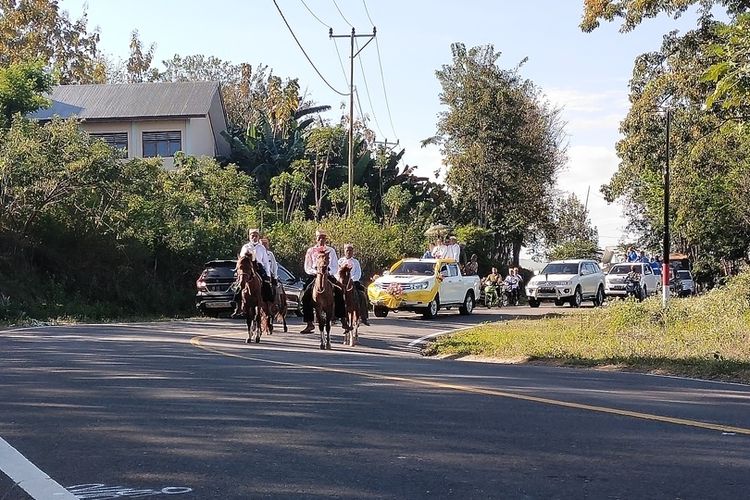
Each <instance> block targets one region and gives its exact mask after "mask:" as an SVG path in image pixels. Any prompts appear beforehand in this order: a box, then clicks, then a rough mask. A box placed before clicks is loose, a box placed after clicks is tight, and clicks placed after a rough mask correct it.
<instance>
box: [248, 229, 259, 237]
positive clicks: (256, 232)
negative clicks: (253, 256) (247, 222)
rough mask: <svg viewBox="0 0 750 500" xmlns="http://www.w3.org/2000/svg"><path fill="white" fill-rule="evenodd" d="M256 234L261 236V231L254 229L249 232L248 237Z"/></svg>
mask: <svg viewBox="0 0 750 500" xmlns="http://www.w3.org/2000/svg"><path fill="white" fill-rule="evenodd" d="M254 234H257V235H260V229H258V228H255V227H254V228H252V229H250V230H248V232H247V235H248V236H252V235H254Z"/></svg>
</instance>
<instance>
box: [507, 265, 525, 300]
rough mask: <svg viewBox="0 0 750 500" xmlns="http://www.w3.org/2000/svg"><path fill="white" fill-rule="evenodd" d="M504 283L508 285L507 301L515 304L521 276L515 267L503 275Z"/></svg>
mask: <svg viewBox="0 0 750 500" xmlns="http://www.w3.org/2000/svg"><path fill="white" fill-rule="evenodd" d="M505 284H506V285H507V286H508V291H507V294H508V301H509V302H510V303H511V304H513V305H516V306H517V305H518V297H519V293H520V288H521V277H520V276H519V275H518V272H517V271H516V269H515V268H512V269H511V270H510V273H509V274H508V276H506V277H505Z"/></svg>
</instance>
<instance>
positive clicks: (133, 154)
mask: <svg viewBox="0 0 750 500" xmlns="http://www.w3.org/2000/svg"><path fill="white" fill-rule="evenodd" d="M81 127H82V128H83V129H84V130H85V131H86V132H89V133H108V132H109V133H112V132H127V134H128V158H141V157H143V136H142V134H143V132H173V131H178V130H179V131H180V137H181V139H182V151H183V152H184V153H185V154H188V155H191V156H211V157H213V156H216V152H215V143H214V136H213V131H212V130H211V124H210V123H209V120H208V118H207V117H203V118H186V119H176V120H143V121H130V120H127V121H126V120H122V121H115V120H113V121H101V122H99V121H97V122H91V121H88V122H87V121H84V122H83V123H81ZM162 160H163V166H164V168H166V169H172V168H174V159H173V158H171V157H167V158H162Z"/></svg>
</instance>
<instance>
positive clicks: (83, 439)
mask: <svg viewBox="0 0 750 500" xmlns="http://www.w3.org/2000/svg"><path fill="white" fill-rule="evenodd" d="M550 310H551V309H546V308H541V309H540V310H530V309H528V308H508V309H506V310H504V311H503V312H502V313H499V312H496V311H492V312H491V313H486V312H484V311H478V314H475V315H472V316H470V317H463V316H458V315H456V314H451V312H450V311H449V312H448V313H441V315H440V316H438V318H437V319H436V320H434V321H423V320H421V319H419V317H418V316H416V315H411V314H399V315H391V316H389V317H388V318H386V319H379V318H378V319H374V318H373V320H372V324H373V326H372V327H363V328H362V330H361V332H360V334H361V337H360V341H361V345H360V346H358V347H355V348H348V347H344V346H342V345H341V344H340V340H341V335H340V328H335V329H334V331H335V332H336V333H335V335H334V337H333V338H334V349H333V350H332V351H327V352H323V351H320V350H319V349H318V342H317V338H316V337H315V336H314V335H300V334H298V333H296V332H297V331H299V329H300V328H301V326H300V324H299V322H298V321H297V320H291V321H290V326H292V328H291V330H294V331H293V332H292V331H290V332H289V333H287V334H283V333H281V332H279V331H277V332H276V333H274V335H273V336H270V337H263V339H262V341H261V343H260V344H258V345H255V344H253V345H246V344H244V342H243V341H244V337H245V332H244V330H245V328H244V323H243V322H240V321H236V320H235V321H232V320H228V319H220V320H195V321H179V322H168V323H149V324H130V325H76V326H59V327H38V328H31V329H22V330H15V331H7V332H0V348H1V349H2V352H3V353H4V354H3V356H2V358H0V438H2V439H3V440H5V441H6V442H7V443H8V444H9V445H10V446H12V447H13V448H15V450H17V451H18V452H19V453H21V454H22V455H23V456H24V457H26V459H28V460H29V461H30V462H32V463H33V464H34V465H35V466H36V467H37V468H38V469H40V470H41V471H43V472H44V473H45V474H48V475H49V476H50V477H51V478H52V479H53V480H54V481H56V482H57V483H59V484H60V485H62V486H64V487H65V488H67V489H68V491H71V492H73V493H76V496H75V497H74V498H76V497H77V498H87V499H105V498H128V497H131V498H132V497H137V498H144V497H153V498H166V497H175V498H179V499H182V498H184V499H186V500H187V499H248V498H365V499H366V498H408V499H412V498H462V499H463V498H681V499H687V498H696V499H698V498H699V499H705V498H722V499H724V498H748V496H750V493H748V492H750V411H749V410H750V387H747V386H742V385H736V384H724V383H714V382H704V381H695V380H684V379H677V378H669V377H657V376H648V375H639V374H633V373H619V372H606V371H594V370H578V369H568V368H554V367H545V366H529V365H501V364H492V363H473V362H472V363H470V362H460V361H448V360H434V359H426V358H422V357H421V356H420V355H419V351H418V347H417V346H415V345H413V342H414V341H415V340H417V339H419V338H421V337H423V336H425V335H429V334H431V333H435V332H439V331H444V330H448V329H451V328H456V327H458V328H460V327H462V326H466V325H468V324H472V323H478V322H482V321H487V320H497V319H509V318H510V317H509V316H501V315H500V314H508V313H512V314H530V315H540V314H543V313H545V312H549V311H550ZM410 344H412V345H410ZM7 462H8V459H7V456H4V455H3V453H2V451H0V468H3V471H4V472H6V474H7V473H8V471H7V470H6V468H4V467H6V466H4V465H3V464H7ZM26 498H32V497H31V496H28V495H27V494H26V493H24V491H23V488H22V485H17V486H15V487H14V486H13V481H12V480H11V479H9V477H8V476H6V475H3V474H0V499H1V500H11V499H26ZM36 498H40V497H39V496H37V497H36ZM50 498H56V497H50Z"/></svg>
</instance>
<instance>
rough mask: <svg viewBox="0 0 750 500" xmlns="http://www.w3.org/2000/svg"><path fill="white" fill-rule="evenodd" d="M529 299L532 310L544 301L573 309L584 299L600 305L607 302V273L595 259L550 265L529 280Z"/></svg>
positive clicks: (559, 262) (527, 287) (567, 261)
mask: <svg viewBox="0 0 750 500" xmlns="http://www.w3.org/2000/svg"><path fill="white" fill-rule="evenodd" d="M526 297H528V299H529V305H530V306H531V307H539V304H540V303H542V302H554V303H555V305H557V306H561V305H563V304H565V303H566V302H568V303H569V304H570V306H571V307H579V306H580V305H581V303H582V302H583V301H584V300H591V301H592V302H593V303H594V305H595V306H600V305H602V304H603V303H604V273H603V272H602V270H601V268H599V264H597V263H596V262H595V261H593V260H586V259H575V260H559V261H554V262H550V263H549V264H547V265H546V266H545V267H544V269H542V272H541V273H540V274H538V275H537V276H534V277H533V278H531V279H530V280H529V283H528V285H526Z"/></svg>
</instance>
